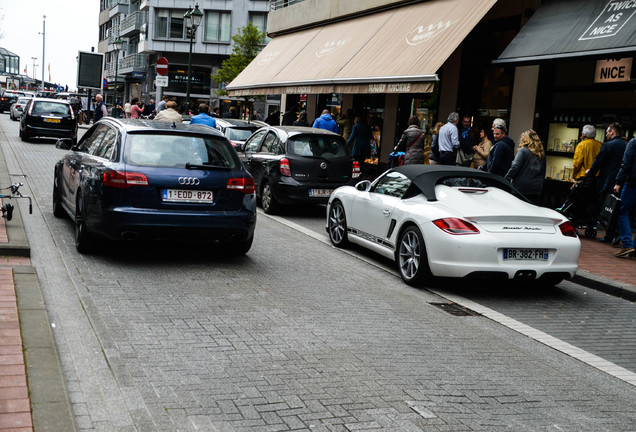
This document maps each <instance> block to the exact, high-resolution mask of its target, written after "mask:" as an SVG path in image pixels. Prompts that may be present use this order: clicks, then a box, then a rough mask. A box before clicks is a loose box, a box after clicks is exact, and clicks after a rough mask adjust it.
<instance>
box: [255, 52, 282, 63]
mask: <svg viewBox="0 0 636 432" xmlns="http://www.w3.org/2000/svg"><path fill="white" fill-rule="evenodd" d="M279 55H280V51H274V52H268V53H265V54H263V55H262V56H261V58H260V60H259V61H258V64H268V63H271V62H272V61H274V59H275V58H276V57H278V56H279Z"/></svg>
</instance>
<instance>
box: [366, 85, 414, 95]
mask: <svg viewBox="0 0 636 432" xmlns="http://www.w3.org/2000/svg"><path fill="white" fill-rule="evenodd" d="M410 91H411V83H392V84H369V91H368V92H369V93H409V92H410Z"/></svg>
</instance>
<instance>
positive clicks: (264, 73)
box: [227, 0, 497, 96]
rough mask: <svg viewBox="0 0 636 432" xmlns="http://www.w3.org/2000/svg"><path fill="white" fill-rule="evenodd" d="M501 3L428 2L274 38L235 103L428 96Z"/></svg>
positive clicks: (238, 82) (236, 90) (236, 88)
mask: <svg viewBox="0 0 636 432" xmlns="http://www.w3.org/2000/svg"><path fill="white" fill-rule="evenodd" d="M496 1H497V0H474V2H473V4H471V7H470V8H466V4H465V1H463V0H430V1H425V2H421V3H417V4H413V5H410V6H405V7H402V8H398V9H392V10H387V11H384V12H379V13H376V14H372V15H367V16H362V17H358V18H354V19H350V20H347V21H341V22H337V23H333V24H328V25H325V26H322V27H318V28H313V29H309V30H303V31H299V32H296V33H292V34H287V35H283V36H279V37H275V38H274V39H272V41H271V42H269V44H268V45H267V46H266V47H265V48H264V49H263V51H261V53H260V54H259V55H258V56H257V57H256V58H255V59H254V60H253V61H252V62H251V63H250V64H249V65H248V66H247V68H245V70H243V72H241V74H239V76H237V77H236V79H234V81H232V82H231V83H230V84H229V85H228V86H227V90H228V93H229V94H230V95H231V96H249V95H259V94H277V93H279V94H286V93H289V94H301V93H427V92H431V91H432V90H433V84H434V82H435V81H436V80H437V79H438V78H437V71H438V69H439V68H440V67H441V66H442V65H443V64H444V62H445V61H446V59H447V58H448V57H449V56H450V55H451V54H452V53H453V51H455V49H457V47H458V46H459V44H461V42H462V41H463V40H464V38H465V37H466V36H467V35H468V33H469V32H470V31H471V30H472V29H473V27H474V26H475V25H476V24H477V23H478V22H479V21H480V20H481V19H482V18H483V16H484V15H485V14H486V13H487V12H488V11H489V10H490V8H491V7H492V6H493V5H494V4H495V3H496Z"/></svg>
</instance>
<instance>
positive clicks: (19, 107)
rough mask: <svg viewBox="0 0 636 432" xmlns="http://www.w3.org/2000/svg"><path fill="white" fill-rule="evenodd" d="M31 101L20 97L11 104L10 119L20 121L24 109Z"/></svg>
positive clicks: (28, 98)
mask: <svg viewBox="0 0 636 432" xmlns="http://www.w3.org/2000/svg"><path fill="white" fill-rule="evenodd" d="M30 100H31V98H30V97H24V96H21V97H19V98H18V99H17V100H16V101H15V102H13V104H11V108H10V109H9V118H10V119H11V120H14V121H18V120H19V119H20V117H21V116H22V112H23V111H24V107H25V106H26V104H27V103H29V101H30Z"/></svg>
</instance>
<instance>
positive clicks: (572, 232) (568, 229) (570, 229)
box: [559, 221, 578, 238]
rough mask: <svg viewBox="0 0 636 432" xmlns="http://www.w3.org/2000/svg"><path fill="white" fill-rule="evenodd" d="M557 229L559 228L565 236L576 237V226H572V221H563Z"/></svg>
mask: <svg viewBox="0 0 636 432" xmlns="http://www.w3.org/2000/svg"><path fill="white" fill-rule="evenodd" d="M559 229H560V230H561V234H563V235H564V236H566V237H575V238H576V237H578V234H577V232H576V228H574V225H572V222H570V221H565V222H563V223H562V224H561V225H559Z"/></svg>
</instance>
